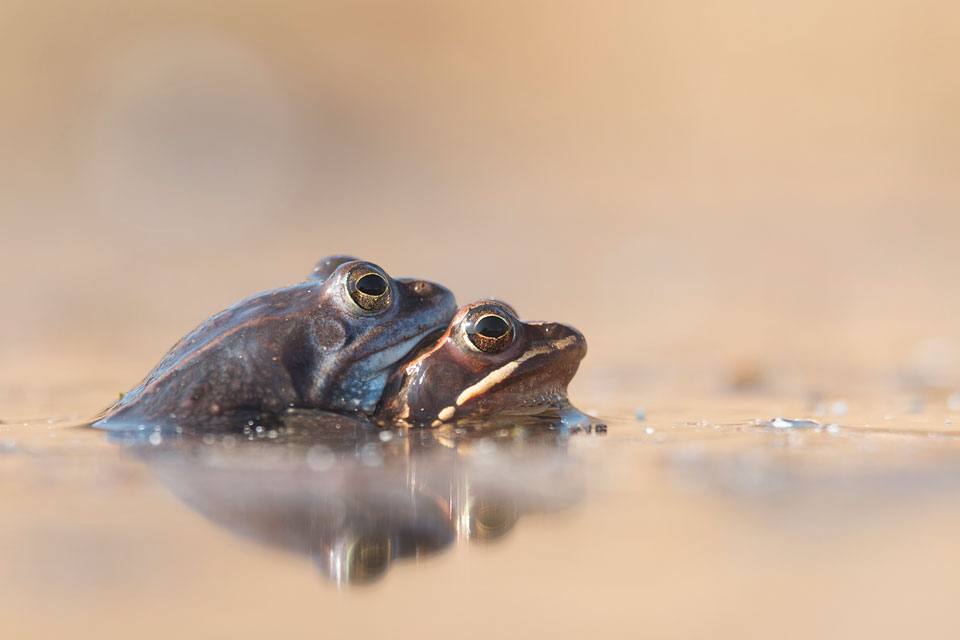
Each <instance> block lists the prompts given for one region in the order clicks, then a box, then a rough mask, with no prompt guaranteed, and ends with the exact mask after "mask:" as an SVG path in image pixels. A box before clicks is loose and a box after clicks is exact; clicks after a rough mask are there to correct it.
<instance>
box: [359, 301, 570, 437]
mask: <svg viewBox="0 0 960 640" xmlns="http://www.w3.org/2000/svg"><path fill="white" fill-rule="evenodd" d="M586 352H587V343H586V341H585V340H584V338H583V336H582V335H581V334H580V332H578V331H577V330H576V329H573V328H572V327H568V326H566V325H563V324H558V323H554V322H521V321H520V320H519V319H518V318H517V314H516V312H514V310H513V309H512V308H511V307H509V306H508V305H506V304H504V303H502V302H497V301H493V300H485V301H481V302H474V303H472V304H468V305H466V306H465V307H463V308H462V309H460V310H459V311H458V312H457V314H456V316H454V318H453V321H452V322H451V323H450V325H449V326H448V327H447V329H446V331H445V332H444V333H443V334H442V335H439V337H438V338H437V340H436V341H433V342H430V343H429V344H426V345H423V346H422V347H421V348H420V349H419V350H418V351H417V353H415V354H414V356H413V357H412V358H411V359H410V360H409V361H407V364H405V365H403V366H401V367H400V368H399V369H398V370H397V371H396V372H395V373H394V374H393V376H392V377H391V378H390V380H389V381H388V383H387V387H386V389H385V391H384V396H383V399H382V400H381V404H380V408H379V412H378V413H379V414H380V415H381V416H382V417H383V418H385V419H387V420H401V421H407V422H411V423H433V422H434V421H437V420H439V421H441V422H444V421H447V420H452V419H460V418H465V417H470V416H477V415H488V414H494V413H532V412H537V411H539V410H542V409H544V408H546V407H549V406H557V405H560V404H564V403H566V400H567V385H568V384H569V383H570V380H572V379H573V376H574V374H575V373H576V372H577V368H578V367H579V366H580V360H582V359H583V356H584V355H585V354H586Z"/></svg>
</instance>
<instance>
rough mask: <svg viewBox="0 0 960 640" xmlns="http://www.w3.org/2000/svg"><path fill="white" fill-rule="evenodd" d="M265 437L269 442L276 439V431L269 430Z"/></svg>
mask: <svg viewBox="0 0 960 640" xmlns="http://www.w3.org/2000/svg"><path fill="white" fill-rule="evenodd" d="M267 437H268V438H270V439H271V440H273V439H274V438H276V437H277V430H276V429H270V431H267Z"/></svg>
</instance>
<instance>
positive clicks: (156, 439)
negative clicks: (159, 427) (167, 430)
mask: <svg viewBox="0 0 960 640" xmlns="http://www.w3.org/2000/svg"><path fill="white" fill-rule="evenodd" d="M147 440H148V441H149V442H150V444H152V445H153V446H157V445H158V444H160V443H161V442H163V436H162V435H160V433H159V432H157V431H154V432H153V433H151V434H150V437H149V438H147Z"/></svg>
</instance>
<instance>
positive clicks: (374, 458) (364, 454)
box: [360, 442, 383, 467]
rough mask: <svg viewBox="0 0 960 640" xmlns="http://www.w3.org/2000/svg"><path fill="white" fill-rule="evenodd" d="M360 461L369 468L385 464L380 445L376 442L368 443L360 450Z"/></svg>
mask: <svg viewBox="0 0 960 640" xmlns="http://www.w3.org/2000/svg"><path fill="white" fill-rule="evenodd" d="M360 461H361V462H362V463H363V464H365V465H367V466H368V467H379V466H380V465H381V464H383V454H382V453H380V445H379V444H377V443H376V442H368V443H367V444H365V445H363V448H362V449H360Z"/></svg>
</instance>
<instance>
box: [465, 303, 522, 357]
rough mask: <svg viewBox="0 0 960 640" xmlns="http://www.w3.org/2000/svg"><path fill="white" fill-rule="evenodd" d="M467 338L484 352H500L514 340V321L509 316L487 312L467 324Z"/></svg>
mask: <svg viewBox="0 0 960 640" xmlns="http://www.w3.org/2000/svg"><path fill="white" fill-rule="evenodd" d="M466 333H467V338H468V339H469V340H470V342H471V343H472V344H473V346H475V347H476V348H477V349H479V350H480V351H483V352H484V353H498V352H500V351H503V350H504V349H506V348H507V347H509V346H510V343H511V342H513V323H512V322H510V321H509V320H508V319H507V318H504V317H503V316H501V315H499V314H496V313H487V314H486V315H483V316H480V317H479V318H477V319H476V320H474V321H473V322H470V323H468V324H467V326H466Z"/></svg>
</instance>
